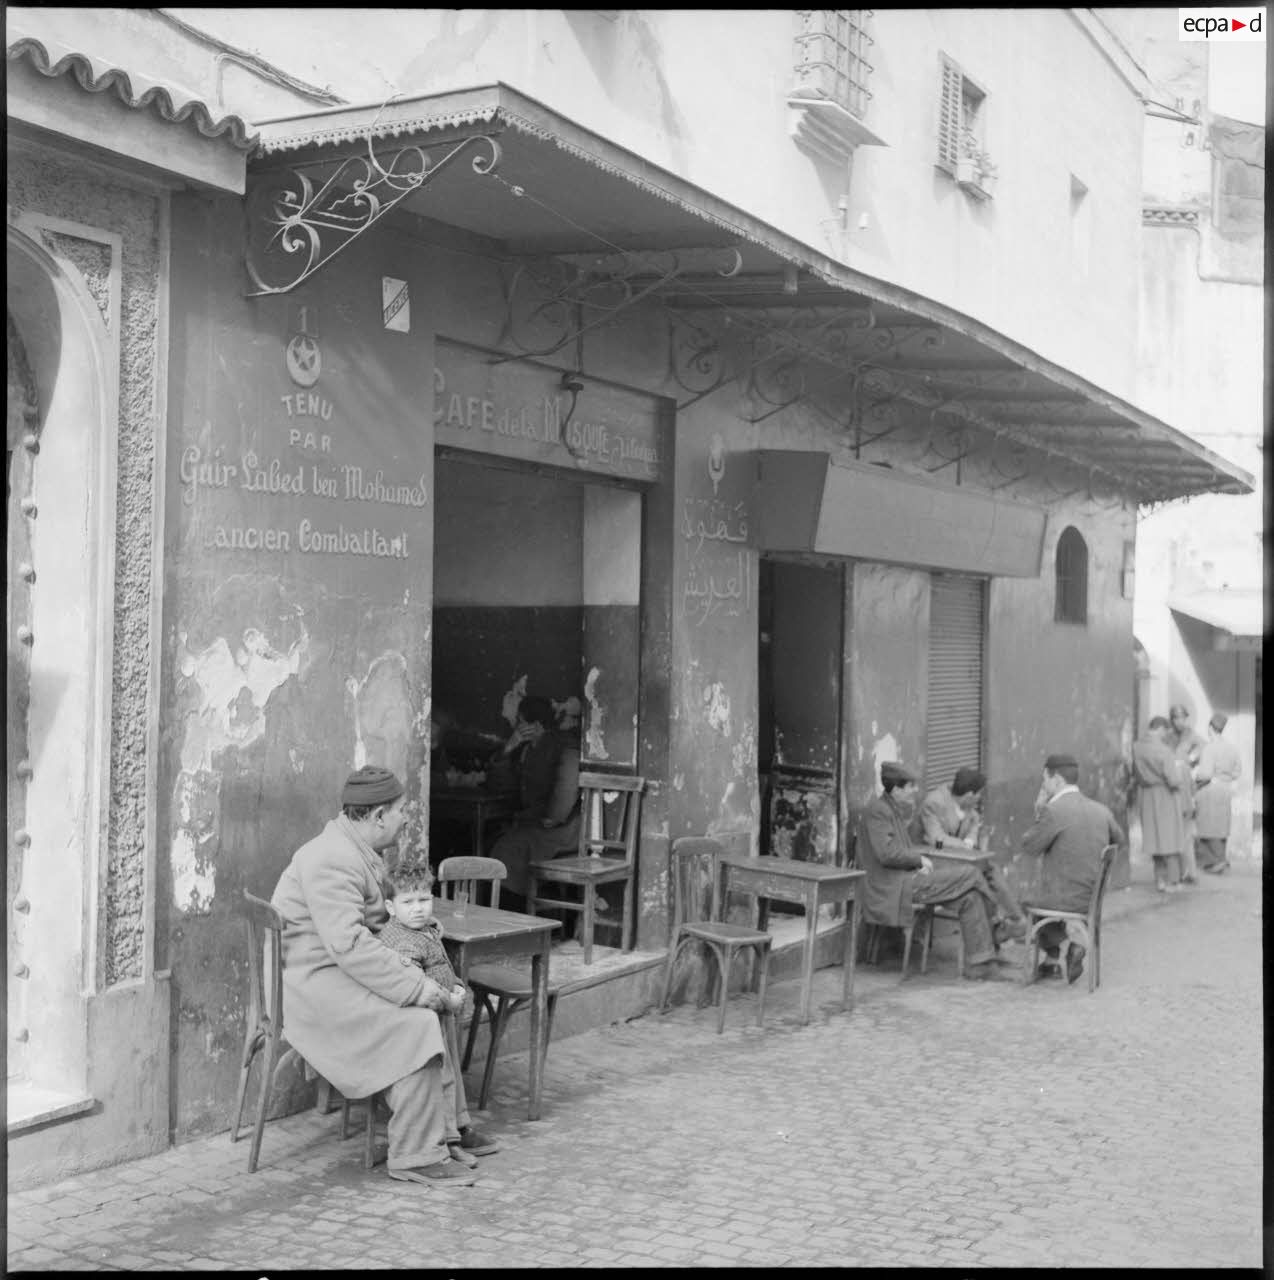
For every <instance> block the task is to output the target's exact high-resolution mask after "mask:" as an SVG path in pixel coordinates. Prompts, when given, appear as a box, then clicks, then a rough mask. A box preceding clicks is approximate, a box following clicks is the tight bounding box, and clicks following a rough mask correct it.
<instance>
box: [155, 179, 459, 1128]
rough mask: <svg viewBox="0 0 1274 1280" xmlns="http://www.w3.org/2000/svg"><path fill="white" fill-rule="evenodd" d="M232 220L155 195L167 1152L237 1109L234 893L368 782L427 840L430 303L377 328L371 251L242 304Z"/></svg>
mask: <svg viewBox="0 0 1274 1280" xmlns="http://www.w3.org/2000/svg"><path fill="white" fill-rule="evenodd" d="M241 216H242V215H241V210H240V207H239V205H238V203H237V202H233V201H203V200H199V199H196V198H193V197H183V198H176V199H174V235H173V243H174V245H175V246H179V248H178V249H176V250H175V252H174V265H173V303H172V311H173V320H172V327H173V332H174V335H175V341H174V351H173V358H172V362H171V365H170V374H171V376H170V384H169V387H170V402H169V444H168V458H169V475H168V487H167V511H166V525H165V552H166V555H165V571H166V583H165V586H166V591H165V609H164V639H165V646H164V667H163V682H162V712H161V722H160V734H161V755H162V761H163V766H162V769H161V774H160V786H159V815H158V816H159V830H160V839H161V870H162V876H161V884H160V902H161V906H162V909H163V911H164V912H165V914H166V916H167V919H168V927H167V929H166V930H165V934H164V943H165V950H166V953H167V954H166V959H167V962H168V964H169V965H171V968H172V974H173V1033H172V1034H173V1054H174V1065H173V1078H174V1079H175V1080H176V1081H178V1082H179V1083H178V1090H179V1092H178V1096H177V1098H176V1099H175V1106H174V1112H175V1114H174V1126H175V1131H176V1133H177V1134H178V1135H179V1136H188V1135H193V1134H196V1133H200V1132H207V1131H210V1130H215V1129H218V1128H221V1127H223V1126H224V1124H225V1115H226V1108H227V1106H228V1104H229V1100H230V1099H231V1098H232V1097H233V1094H234V1081H235V1077H236V1073H237V1070H238V1053H239V1048H240V1045H241V1042H242V1035H243V1018H244V1010H245V1004H246V983H247V965H246V956H245V955H244V953H243V943H242V925H241V923H240V920H239V916H238V902H239V901H240V900H241V894H242V891H243V890H244V889H248V890H250V891H251V892H253V893H255V894H258V895H260V896H264V897H269V895H270V893H271V892H272V891H273V889H274V885H275V883H276V882H277V880H278V877H279V874H280V873H281V872H282V870H283V868H284V866H285V865H286V864H287V862H288V860H289V859H290V857H291V855H292V853H293V852H294V851H295V850H296V849H297V848H298V847H299V846H300V845H301V844H302V843H304V842H305V841H306V840H308V839H310V838H311V837H312V836H314V835H316V834H317V833H318V832H319V831H320V830H321V828H322V826H323V824H324V823H325V822H326V821H327V820H328V819H330V818H331V817H333V816H334V815H335V814H336V813H337V812H338V810H339V793H340V784H341V782H342V780H343V779H344V777H345V775H346V774H347V773H348V772H349V771H350V770H351V769H353V768H355V767H357V766H358V765H361V764H363V763H383V764H386V765H388V766H389V767H391V768H393V769H395V770H396V771H398V772H399V773H400V774H401V775H404V776H405V779H406V782H407V787H408V797H409V802H408V822H407V826H406V828H405V833H404V837H403V840H402V842H401V844H400V847H406V848H410V847H413V846H415V845H416V844H417V843H418V842H419V841H420V840H421V838H422V832H423V831H424V828H425V823H426V814H425V796H426V795H427V781H425V780H424V779H423V778H422V775H424V774H427V763H426V758H425V757H426V746H425V744H426V743H427V734H426V733H425V732H424V727H425V720H426V718H427V716H428V709H429V705H430V680H429V648H430V629H431V627H430V599H431V593H432V566H433V547H432V521H433V512H432V507H433V501H434V494H433V448H432V437H431V432H430V427H429V424H430V422H431V420H432V419H431V414H430V406H431V394H432V391H431V382H430V369H431V366H432V326H431V324H430V323H429V318H428V317H429V302H428V294H427V292H426V290H425V289H424V288H423V285H422V282H421V280H420V279H419V278H418V277H416V276H415V275H414V273H413V274H412V278H411V288H412V292H413V297H412V321H413V323H412V331H411V332H409V333H399V332H389V331H387V330H386V329H385V328H384V326H383V323H382V315H381V304H382V297H381V277H382V275H393V276H395V277H396V278H400V279H401V278H402V277H403V275H404V271H405V269H406V268H405V267H404V265H403V264H402V263H401V262H398V261H392V258H393V255H392V252H391V245H390V243H389V242H388V241H385V240H381V241H380V242H379V244H374V243H370V242H364V243H362V244H360V245H359V246H357V247H356V248H355V249H354V250H351V252H350V253H349V254H348V255H345V256H343V257H342V259H341V260H340V262H339V263H336V264H333V265H332V266H330V267H329V268H327V270H325V271H324V272H323V273H322V274H321V275H319V276H318V277H317V278H316V279H315V280H314V281H313V282H311V283H310V284H308V285H307V286H303V287H302V288H301V289H299V290H297V291H296V292H295V293H293V294H291V295H289V296H288V297H287V298H286V299H284V298H278V297H272V298H264V299H245V298H244V297H243V296H242V293H243V279H244V277H243V272H242V257H241V249H240V245H239V240H238V236H239V228H240V220H241ZM302 309H304V314H302ZM316 353H317V358H316ZM316 372H317V377H315V376H314V375H315V373H316ZM287 1083H288V1082H285V1084H287ZM294 1084H295V1081H294V1082H292V1085H289V1087H287V1088H285V1089H284V1090H283V1098H282V1101H281V1105H283V1106H287V1105H289V1104H290V1102H291V1101H292V1100H293V1098H294V1095H295V1088H294V1087H292V1086H294Z"/></svg>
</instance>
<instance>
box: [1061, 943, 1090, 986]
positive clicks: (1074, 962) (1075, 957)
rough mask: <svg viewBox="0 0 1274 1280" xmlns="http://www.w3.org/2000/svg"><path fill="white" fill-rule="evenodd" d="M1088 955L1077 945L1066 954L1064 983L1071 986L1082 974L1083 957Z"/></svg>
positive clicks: (1073, 945)
mask: <svg viewBox="0 0 1274 1280" xmlns="http://www.w3.org/2000/svg"><path fill="white" fill-rule="evenodd" d="M1087 954H1088V952H1087V951H1085V950H1084V948H1083V947H1081V946H1080V945H1079V944H1078V943H1074V944H1072V946H1071V949H1070V950H1069V951H1068V952H1067V953H1066V981H1067V982H1069V983H1070V984H1071V985H1072V986H1074V985H1075V983H1076V982H1077V981H1078V979H1079V975H1080V974H1081V973H1083V972H1084V957H1085V956H1086V955H1087Z"/></svg>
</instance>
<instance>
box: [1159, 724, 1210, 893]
mask: <svg viewBox="0 0 1274 1280" xmlns="http://www.w3.org/2000/svg"><path fill="white" fill-rule="evenodd" d="M1166 741H1167V743H1168V746H1170V747H1171V748H1172V754H1173V755H1174V756H1176V757H1177V763H1178V764H1179V765H1180V766H1181V768H1180V773H1181V792H1180V800H1181V817H1182V820H1183V822H1184V824H1185V839H1184V840H1183V841H1182V845H1181V883H1182V884H1197V883H1198V882H1199V877H1198V874H1197V873H1198V867H1197V866H1196V864H1195V856H1194V839H1195V823H1194V804H1195V801H1194V770H1195V768H1196V767H1197V765H1198V763H1199V757H1200V756H1202V754H1203V748H1204V747H1205V746H1206V745H1207V744H1206V743H1205V742H1204V740H1203V737H1202V736H1201V735H1200V734H1199V733H1198V732H1197V730H1195V728H1194V727H1193V726H1192V725H1191V724H1190V709H1189V707H1186V706H1183V705H1182V704H1181V703H1179V702H1178V703H1175V704H1174V705H1173V706H1171V707H1169V708H1168V735H1167V739H1166Z"/></svg>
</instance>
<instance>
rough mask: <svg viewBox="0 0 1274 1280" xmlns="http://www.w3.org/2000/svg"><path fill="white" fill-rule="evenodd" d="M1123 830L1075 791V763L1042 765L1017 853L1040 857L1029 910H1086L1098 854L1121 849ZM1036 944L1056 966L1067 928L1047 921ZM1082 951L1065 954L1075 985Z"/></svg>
mask: <svg viewBox="0 0 1274 1280" xmlns="http://www.w3.org/2000/svg"><path fill="white" fill-rule="evenodd" d="M1123 843H1124V833H1123V829H1122V828H1121V827H1120V825H1119V823H1117V822H1116V821H1115V816H1114V814H1112V813H1111V811H1110V810H1109V809H1108V808H1106V806H1105V805H1104V804H1102V803H1100V801H1097V800H1090V799H1089V798H1088V797H1087V796H1086V795H1084V794H1083V792H1081V791H1080V789H1079V764H1078V762H1077V761H1076V759H1075V757H1074V756H1072V755H1067V754H1064V753H1061V752H1059V753H1057V754H1055V755H1051V756H1049V757H1048V759H1047V760H1045V761H1044V778H1043V782H1042V784H1041V786H1040V794H1039V799H1038V801H1037V807H1036V811H1035V822H1034V824H1033V825H1032V826H1030V827H1028V828H1027V830H1026V833H1025V835H1023V836H1022V852H1023V853H1026V854H1030V855H1032V856H1034V855H1042V857H1043V859H1044V861H1043V867H1042V869H1041V875H1040V888H1039V892H1038V893H1037V894H1035V895H1034V896H1033V897H1032V898H1031V899H1030V901H1029V902H1028V904H1027V905H1028V906H1035V907H1049V908H1052V909H1053V910H1055V911H1087V910H1088V906H1089V903H1090V902H1091V901H1092V896H1093V889H1094V888H1095V887H1096V884H1097V877H1098V874H1099V872H1100V870H1101V855H1102V850H1103V849H1104V848H1105V847H1106V846H1107V845H1108V844H1117V845H1122V844H1123ZM1038 937H1039V942H1040V946H1041V947H1042V948H1043V951H1044V954H1045V955H1046V956H1047V957H1048V960H1047V961H1045V966H1044V967H1045V968H1046V969H1047V968H1049V967H1053V966H1056V965H1057V962H1058V956H1059V954H1060V951H1061V946H1062V943H1063V942H1065V941H1066V925H1065V923H1064V922H1063V921H1061V920H1050V921H1048V923H1047V924H1045V925H1043V926H1042V927H1041V928H1040V931H1039V935H1038ZM1084 955H1085V948H1084V947H1082V946H1081V945H1080V944H1079V943H1074V944H1072V945H1071V946H1070V947H1069V948H1068V949H1067V953H1066V979H1067V981H1068V982H1074V981H1075V980H1076V979H1077V978H1078V977H1079V976H1080V974H1081V973H1083V972H1084Z"/></svg>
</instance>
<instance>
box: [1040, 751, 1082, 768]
mask: <svg viewBox="0 0 1274 1280" xmlns="http://www.w3.org/2000/svg"><path fill="white" fill-rule="evenodd" d="M1067 766H1069V767H1070V768H1072V769H1078V768H1079V761H1078V760H1076V759H1075V757H1074V756H1073V755H1071V754H1070V752H1069V751H1056V752H1054V753H1053V754H1052V755H1051V756H1049V758H1048V759H1047V760H1045V761H1044V768H1046V769H1047V770H1049V772H1050V773H1056V772H1057V771H1058V769H1064V768H1066V767H1067Z"/></svg>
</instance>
